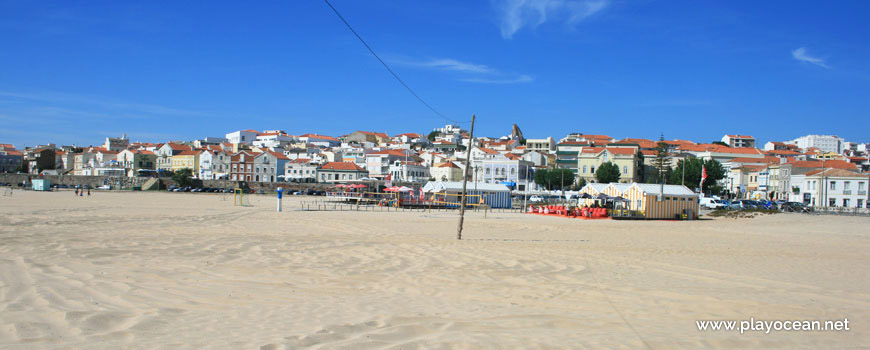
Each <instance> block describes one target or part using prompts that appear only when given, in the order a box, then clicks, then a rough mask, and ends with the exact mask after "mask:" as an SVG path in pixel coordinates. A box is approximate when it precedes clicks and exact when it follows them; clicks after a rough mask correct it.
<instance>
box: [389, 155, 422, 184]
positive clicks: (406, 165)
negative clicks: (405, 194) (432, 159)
mask: <svg viewBox="0 0 870 350" xmlns="http://www.w3.org/2000/svg"><path fill="white" fill-rule="evenodd" d="M390 174H392V180H393V181H408V182H421V183H422V182H427V181H429V179H430V177H431V176H430V175H429V167H428V166H426V165H425V164H423V163H420V162H406V161H402V160H397V161H395V162H393V163H392V164H390Z"/></svg>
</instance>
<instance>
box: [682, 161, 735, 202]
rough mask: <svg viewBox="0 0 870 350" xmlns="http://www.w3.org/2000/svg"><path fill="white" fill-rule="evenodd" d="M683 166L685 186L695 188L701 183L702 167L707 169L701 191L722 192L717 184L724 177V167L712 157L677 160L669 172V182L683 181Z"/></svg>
mask: <svg viewBox="0 0 870 350" xmlns="http://www.w3.org/2000/svg"><path fill="white" fill-rule="evenodd" d="M683 166H685V167H686V181H685V185H686V187H688V188H690V189H693V190H694V189H695V188H697V187H698V185H699V184H700V183H701V170H702V167H703V168H705V169H706V170H707V179H706V180H704V188H703V189H702V192H704V193H712V194H719V193H721V192H722V187H721V186H719V185H718V184H717V182H718V181H719V180H722V179H724V178H725V168H723V167H722V163H719V162H718V161H716V160H714V159H708V160H701V159H699V158H693V159H689V160H688V161H683V160H681V161H679V162H677V167H676V168H675V169H674V171H673V172H671V176H670V180H671V181H670V182H671V183H672V184H681V183H683Z"/></svg>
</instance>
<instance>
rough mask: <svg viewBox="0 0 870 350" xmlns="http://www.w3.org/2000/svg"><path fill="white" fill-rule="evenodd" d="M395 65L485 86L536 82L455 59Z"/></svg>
mask: <svg viewBox="0 0 870 350" xmlns="http://www.w3.org/2000/svg"><path fill="white" fill-rule="evenodd" d="M391 61H392V62H393V63H397V64H401V65H405V66H409V67H416V68H425V69H437V70H443V71H451V72H458V73H461V75H462V76H461V77H458V78H456V80H459V81H464V82H469V83H483V84H516V83H528V82H531V81H533V80H534V78H532V77H531V76H529V75H527V74H515V73H505V72H502V71H500V70H498V69H495V68H493V67H490V66H488V65H485V64H478V63H471V62H464V61H460V60H457V59H453V58H435V59H428V60H417V61H415V60H409V59H402V60H391Z"/></svg>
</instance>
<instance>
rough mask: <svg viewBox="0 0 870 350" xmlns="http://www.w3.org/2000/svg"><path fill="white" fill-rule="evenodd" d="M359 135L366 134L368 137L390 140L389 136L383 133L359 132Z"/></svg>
mask: <svg viewBox="0 0 870 350" xmlns="http://www.w3.org/2000/svg"><path fill="white" fill-rule="evenodd" d="M357 132H358V133H362V134H366V135H375V136H377V137H383V138H387V139H388V138H390V136H389V135H387V134H385V133H382V132H371V131H357Z"/></svg>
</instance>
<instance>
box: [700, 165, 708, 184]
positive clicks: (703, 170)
mask: <svg viewBox="0 0 870 350" xmlns="http://www.w3.org/2000/svg"><path fill="white" fill-rule="evenodd" d="M706 179H707V167H706V166H703V165H702V166H701V180H702V181H703V180H706Z"/></svg>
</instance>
